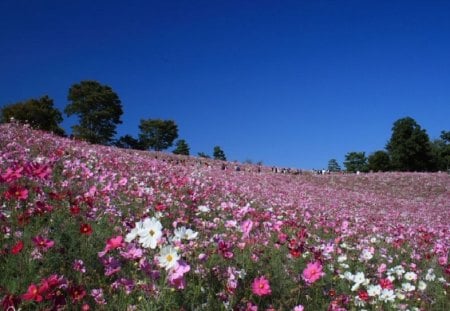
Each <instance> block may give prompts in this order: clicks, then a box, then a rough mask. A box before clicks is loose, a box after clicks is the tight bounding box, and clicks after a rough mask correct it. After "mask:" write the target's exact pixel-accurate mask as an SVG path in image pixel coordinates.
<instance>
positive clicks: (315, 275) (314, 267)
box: [302, 261, 325, 284]
mask: <svg viewBox="0 0 450 311" xmlns="http://www.w3.org/2000/svg"><path fill="white" fill-rule="evenodd" d="M324 275H325V273H323V271H322V264H321V263H320V262H318V261H316V262H310V263H308V265H307V266H306V268H305V270H303V273H302V278H303V280H305V282H306V283H308V284H312V283H314V282H315V281H317V280H318V279H320V278H321V277H322V276H324Z"/></svg>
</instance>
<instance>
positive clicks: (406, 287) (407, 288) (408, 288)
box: [402, 282, 416, 292]
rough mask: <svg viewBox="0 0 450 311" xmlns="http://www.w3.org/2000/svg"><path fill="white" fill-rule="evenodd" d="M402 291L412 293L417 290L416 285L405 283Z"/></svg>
mask: <svg viewBox="0 0 450 311" xmlns="http://www.w3.org/2000/svg"><path fill="white" fill-rule="evenodd" d="M402 289H403V290H404V291H405V292H412V291H415V290H416V287H415V286H414V285H411V283H408V282H405V283H402Z"/></svg>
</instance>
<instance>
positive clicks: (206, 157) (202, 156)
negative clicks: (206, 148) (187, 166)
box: [198, 152, 211, 159]
mask: <svg viewBox="0 0 450 311" xmlns="http://www.w3.org/2000/svg"><path fill="white" fill-rule="evenodd" d="M198 156H199V157H200V158H205V159H210V158H211V157H210V156H209V155H207V154H206V153H204V152H199V153H198Z"/></svg>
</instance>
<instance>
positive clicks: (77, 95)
mask: <svg viewBox="0 0 450 311" xmlns="http://www.w3.org/2000/svg"><path fill="white" fill-rule="evenodd" d="M68 99H69V101H70V103H69V104H68V105H67V106H66V109H65V110H64V111H65V113H66V114H67V115H68V116H71V115H78V119H79V124H78V125H74V126H72V130H73V135H74V136H75V137H77V138H80V139H85V140H87V141H89V142H91V143H93V144H103V145H107V144H110V143H111V141H112V138H113V137H114V135H115V134H116V126H117V124H120V123H122V121H121V120H120V117H121V116H122V114H123V110H122V103H121V102H120V99H119V97H118V96H117V94H116V93H115V92H114V91H113V90H112V89H111V88H110V87H109V86H107V85H101V84H100V83H98V82H97V81H81V82H80V83H78V84H74V85H72V86H71V87H70V89H69V95H68Z"/></svg>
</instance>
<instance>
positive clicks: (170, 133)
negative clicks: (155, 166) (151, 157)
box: [139, 119, 178, 151]
mask: <svg viewBox="0 0 450 311" xmlns="http://www.w3.org/2000/svg"><path fill="white" fill-rule="evenodd" d="M139 129H140V131H141V133H140V134H139V140H140V141H141V142H142V143H143V146H144V148H145V149H149V148H151V149H153V150H155V151H161V150H165V149H167V148H169V147H171V146H172V144H173V141H174V140H175V139H177V137H178V126H177V125H176V124H175V121H173V120H161V119H147V120H141V124H140V125H139Z"/></svg>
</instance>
